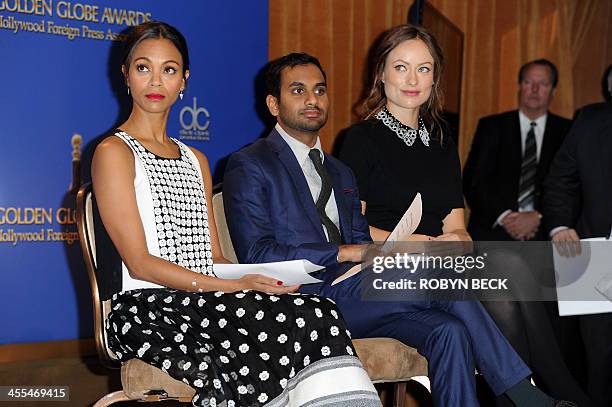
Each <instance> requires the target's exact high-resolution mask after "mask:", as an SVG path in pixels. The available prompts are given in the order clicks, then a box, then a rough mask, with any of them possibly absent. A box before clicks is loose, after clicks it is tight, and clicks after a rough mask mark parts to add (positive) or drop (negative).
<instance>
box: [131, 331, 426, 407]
mask: <svg viewBox="0 0 612 407" xmlns="http://www.w3.org/2000/svg"><path fill="white" fill-rule="evenodd" d="M353 345H355V349H356V350H357V354H358V355H359V359H361V363H363V366H364V367H365V369H366V371H367V372H368V375H369V376H370V379H372V381H373V382H375V383H376V382H399V381H406V380H409V379H410V378H412V377H414V376H426V375H427V361H426V360H425V358H424V357H423V356H421V355H419V354H418V353H417V351H416V350H415V349H414V348H411V347H409V346H406V345H404V344H402V343H401V342H399V341H397V340H395V339H390V338H368V339H356V340H354V341H353ZM121 382H122V384H123V389H124V391H125V393H126V395H127V396H128V397H129V398H131V399H140V398H143V396H144V395H145V393H147V392H148V391H150V390H164V391H165V392H166V393H167V394H168V396H169V397H174V398H178V397H193V395H194V393H195V391H194V390H193V389H192V388H191V387H189V386H188V385H187V384H185V383H183V382H180V381H178V380H175V379H173V378H171V377H170V376H168V375H167V374H166V373H164V372H162V371H161V370H160V369H158V368H156V367H154V366H151V365H149V364H146V363H144V362H142V361H140V360H138V359H132V360H130V361H128V362H126V363H124V364H123V365H122V366H121Z"/></svg>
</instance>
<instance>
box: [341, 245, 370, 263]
mask: <svg viewBox="0 0 612 407" xmlns="http://www.w3.org/2000/svg"><path fill="white" fill-rule="evenodd" d="M368 247H369V245H367V244H345V245H341V246H340V247H338V263H344V262H346V261H352V262H353V263H361V262H362V261H363V257H364V255H365V252H366V251H367V250H368Z"/></svg>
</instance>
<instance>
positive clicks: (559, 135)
mask: <svg viewBox="0 0 612 407" xmlns="http://www.w3.org/2000/svg"><path fill="white" fill-rule="evenodd" d="M518 82H519V87H518V89H519V92H518V97H519V109H518V110H513V111H510V112H505V113H500V114H496V115H493V116H488V117H484V118H482V119H481V120H480V122H479V123H478V128H477V130H476V134H475V136H474V141H473V143H472V149H471V151H470V154H469V156H468V159H467V162H466V165H465V169H464V173H463V192H464V194H465V198H466V201H467V203H468V205H469V207H470V210H471V213H470V221H469V224H468V231H469V232H470V234H471V236H472V238H473V239H474V240H494V241H495V240H531V239H539V240H542V239H544V238H545V236H544V234H543V233H542V231H541V228H540V220H541V218H542V216H543V215H544V214H543V213H542V212H541V208H540V188H541V184H542V181H543V179H544V177H545V176H546V174H547V172H548V168H549V166H550V163H551V162H552V159H553V157H554V155H555V153H556V152H557V150H558V148H559V146H560V145H561V143H562V141H563V139H564V137H565V134H566V133H567V131H568V130H569V127H570V124H571V122H570V120H567V119H565V118H563V117H560V116H557V115H555V114H552V113H550V112H549V111H548V108H549V106H550V103H551V101H552V99H553V96H554V94H555V90H556V87H557V82H558V73H557V68H556V67H555V65H554V64H553V63H552V62H550V61H548V60H545V59H538V60H535V61H531V62H528V63H526V64H525V65H523V66H522V67H521V69H520V71H519V78H518Z"/></svg>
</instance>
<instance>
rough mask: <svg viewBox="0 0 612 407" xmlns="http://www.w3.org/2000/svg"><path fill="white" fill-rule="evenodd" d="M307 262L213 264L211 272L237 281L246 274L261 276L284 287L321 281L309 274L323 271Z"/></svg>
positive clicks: (321, 267) (320, 267)
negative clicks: (275, 280)
mask: <svg viewBox="0 0 612 407" xmlns="http://www.w3.org/2000/svg"><path fill="white" fill-rule="evenodd" d="M323 268H324V267H323V266H318V265H316V264H313V263H311V262H309V261H308V260H289V261H279V262H276V263H261V264H215V265H213V271H214V272H215V275H216V276H217V277H219V278H224V279H237V278H240V277H242V276H244V275H246V274H261V275H264V276H268V277H272V278H275V279H277V280H280V281H282V282H283V284H284V285H294V284H313V283H320V282H321V280H319V279H318V278H314V277H312V276H311V275H310V274H309V273H312V272H315V271H318V270H321V269H323Z"/></svg>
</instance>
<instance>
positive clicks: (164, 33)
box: [122, 21, 189, 75]
mask: <svg viewBox="0 0 612 407" xmlns="http://www.w3.org/2000/svg"><path fill="white" fill-rule="evenodd" d="M147 39H165V40H168V41H170V42H171V43H172V44H174V46H175V47H176V49H177V50H178V52H179V53H180V54H181V57H182V58H183V75H185V72H187V70H189V50H188V49H187V40H185V37H183V34H181V33H180V32H179V30H177V29H176V28H174V27H173V26H171V25H170V24H167V23H163V22H161V21H148V22H146V23H142V24H139V25H137V26H135V27H134V28H132V29H131V30H130V32H129V34H128V36H127V38H126V39H125V44H124V46H123V60H122V64H123V65H124V66H125V67H126V68H128V67H129V66H130V62H131V60H132V54H133V53H134V49H135V48H136V47H137V46H138V44H140V43H141V42H143V41H144V40H147Z"/></svg>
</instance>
